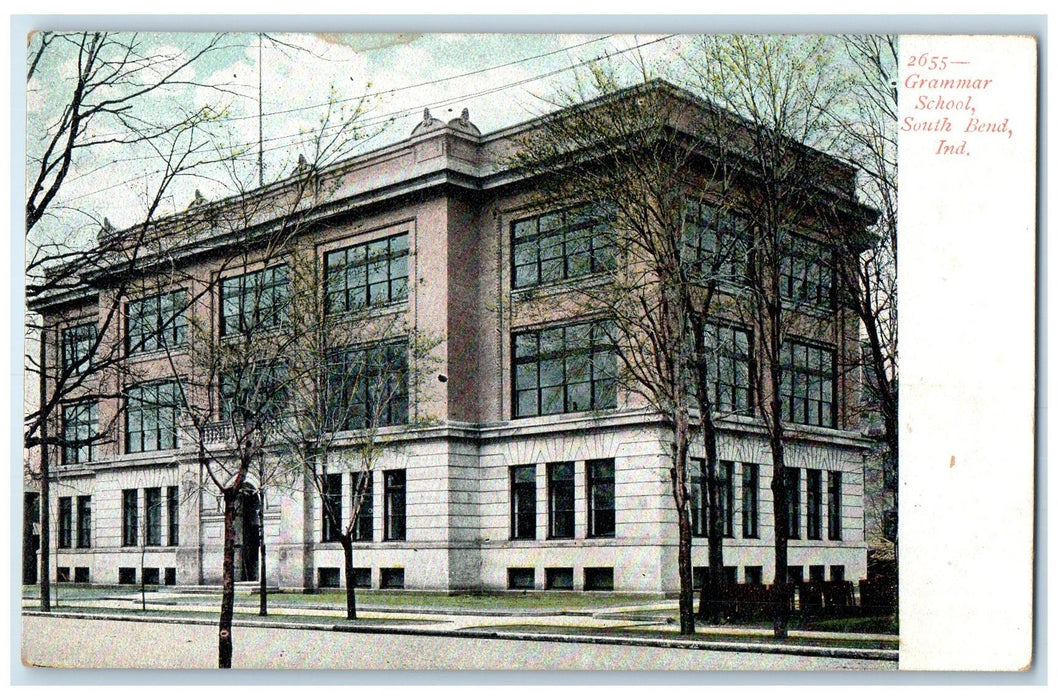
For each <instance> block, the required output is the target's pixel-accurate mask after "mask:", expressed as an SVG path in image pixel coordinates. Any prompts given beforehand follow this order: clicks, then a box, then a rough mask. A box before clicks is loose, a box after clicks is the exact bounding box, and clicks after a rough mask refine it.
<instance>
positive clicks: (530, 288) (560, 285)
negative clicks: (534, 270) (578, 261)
mask: <svg viewBox="0 0 1058 700" xmlns="http://www.w3.org/2000/svg"><path fill="white" fill-rule="evenodd" d="M610 274H611V273H609V272H589V273H588V274H584V275H579V276H577V277H567V278H566V279H562V280H555V281H553V282H543V283H539V284H533V285H526V286H524V287H512V288H511V298H512V300H514V301H521V302H526V301H532V300H534V299H539V298H544V297H551V296H555V295H558V294H565V293H568V292H575V291H577V290H578V289H583V288H585V287H595V286H600V285H602V284H604V283H605V282H606V278H607V277H608V276H609V275H610Z"/></svg>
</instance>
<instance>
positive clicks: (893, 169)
mask: <svg viewBox="0 0 1058 700" xmlns="http://www.w3.org/2000/svg"><path fill="white" fill-rule="evenodd" d="M843 43H844V47H845V51H846V53H847V55H848V56H849V59H850V60H851V62H852V64H853V65H854V66H855V67H856V69H857V71H858V74H857V80H856V81H855V82H854V84H853V89H852V90H850V91H849V93H848V100H847V103H846V104H843V105H839V106H838V107H839V108H840V111H836V113H835V121H836V123H837V124H838V126H839V128H840V129H841V134H842V136H843V139H844V142H845V148H846V150H845V156H846V157H847V158H848V159H849V160H850V161H851V162H852V163H854V164H855V165H856V167H857V168H859V170H860V173H861V174H862V178H861V182H860V193H861V196H862V197H863V199H864V201H865V202H866V203H867V204H869V205H870V206H871V207H872V208H874V209H875V211H876V212H877V214H878V218H877V221H876V222H875V224H874V226H873V227H872V228H871V229H870V231H869V232H868V233H869V237H868V238H867V240H863V236H859V237H857V236H849V237H846V238H843V239H842V240H843V241H845V242H846V244H845V249H844V250H843V253H844V254H843V255H842V259H843V260H844V261H846V262H847V263H848V264H846V265H843V266H839V267H838V268H837V272H838V275H839V279H840V281H841V286H842V292H843V294H844V295H845V296H846V297H847V300H848V304H849V305H850V307H851V308H852V309H854V310H855V312H856V315H857V316H858V317H859V319H860V324H861V328H862V335H863V339H864V343H863V344H864V353H863V358H862V360H863V366H862V367H863V378H864V387H865V389H866V393H867V397H866V398H867V403H868V406H867V407H866V410H867V411H868V412H875V411H876V412H877V413H878V414H879V415H880V417H881V422H882V442H883V444H884V453H883V454H882V455H881V460H882V462H883V465H884V466H883V472H884V473H885V475H886V477H888V478H885V477H883V479H882V482H883V483H882V488H883V489H885V490H888V491H891V493H892V498H893V503H892V507H893V508H894V509H895V508H897V506H898V505H899V478H898V473H899V472H898V468H899V454H900V452H899V447H900V446H899V427H898V422H897V408H898V404H899V372H898V369H899V368H898V362H897V285H896V270H897V248H896V242H897V239H896V223H897V200H898V196H897V159H896V156H897V131H896V123H897V91H896V79H897V69H898V65H899V62H898V59H899V47H898V38H897V37H896V36H893V35H885V36H877V35H865V36H846V37H843ZM833 218H834V219H835V221H840V218H839V217H836V216H835V217H833ZM850 241H853V242H855V245H850V244H849V242H850ZM866 418H867V419H868V420H870V418H871V416H870V415H868V416H866ZM890 534H893V535H894V539H893V542H894V545H897V540H896V539H895V537H896V535H895V533H890ZM887 536H888V535H887ZM897 551H899V547H898V546H897Z"/></svg>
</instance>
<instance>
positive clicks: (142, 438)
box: [125, 382, 180, 452]
mask: <svg viewBox="0 0 1058 700" xmlns="http://www.w3.org/2000/svg"><path fill="white" fill-rule="evenodd" d="M127 396H128V399H127V402H126V411H125V451H126V452H151V451H154V450H171V449H173V448H175V447H176V421H177V417H178V415H179V413H180V394H179V387H178V386H177V384H176V382H155V383H151V384H140V385H138V386H134V387H131V388H129V389H128V391H127Z"/></svg>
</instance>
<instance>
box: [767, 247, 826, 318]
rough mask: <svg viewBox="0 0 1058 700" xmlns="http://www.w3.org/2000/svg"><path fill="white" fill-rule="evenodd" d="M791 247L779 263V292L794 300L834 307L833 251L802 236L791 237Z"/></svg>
mask: <svg viewBox="0 0 1058 700" xmlns="http://www.w3.org/2000/svg"><path fill="white" fill-rule="evenodd" d="M788 242H789V245H788V248H789V250H787V251H785V253H786V254H785V255H784V256H783V259H782V263H781V265H780V266H779V286H780V293H781V294H782V296H783V298H784V299H788V300H790V301H792V302H794V303H795V304H809V305H811V306H818V307H821V308H825V309H832V308H834V302H835V298H834V271H833V269H832V268H831V265H830V251H829V250H828V248H827V247H826V246H825V245H823V244H822V243H820V242H818V241H814V240H812V239H809V238H805V237H803V236H798V235H791V236H789V237H788Z"/></svg>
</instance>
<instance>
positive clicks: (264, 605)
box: [257, 489, 268, 617]
mask: <svg viewBox="0 0 1058 700" xmlns="http://www.w3.org/2000/svg"><path fill="white" fill-rule="evenodd" d="M264 509H265V502H264V489H261V490H260V491H259V492H258V494H257V539H258V541H259V542H260V544H261V547H260V557H259V561H258V562H257V572H258V575H259V580H260V589H261V590H260V594H259V597H260V599H261V606H260V608H259V609H258V611H257V614H258V615H260V616H261V617H266V616H267V615H268V574H267V571H266V570H265V529H264Z"/></svg>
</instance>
